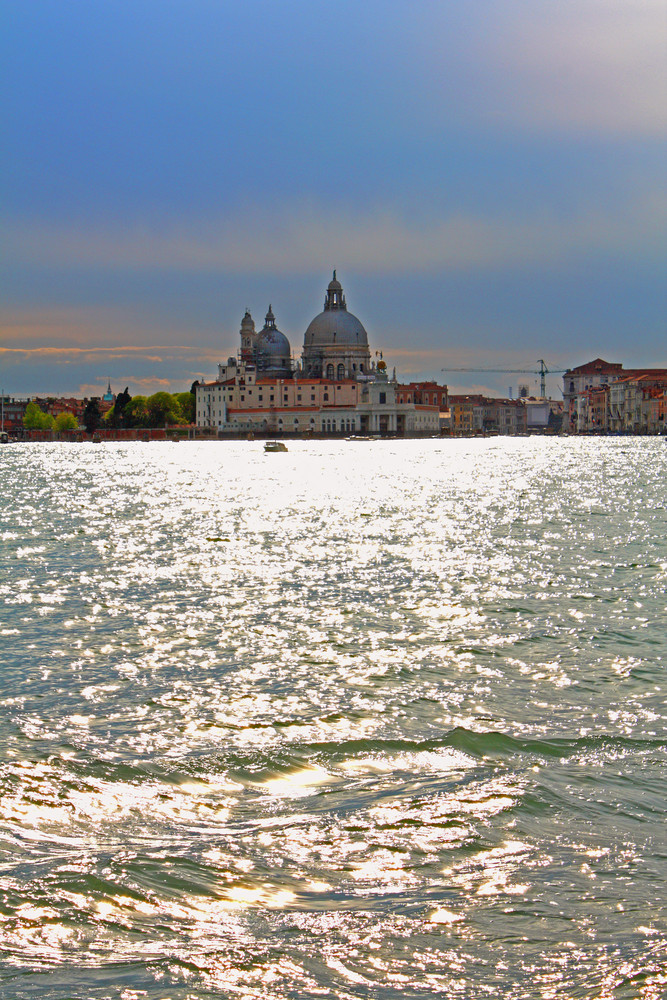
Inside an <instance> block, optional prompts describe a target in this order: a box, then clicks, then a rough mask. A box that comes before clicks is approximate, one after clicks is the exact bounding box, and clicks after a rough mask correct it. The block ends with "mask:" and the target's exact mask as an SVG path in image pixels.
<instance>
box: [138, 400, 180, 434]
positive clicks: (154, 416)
mask: <svg viewBox="0 0 667 1000" xmlns="http://www.w3.org/2000/svg"><path fill="white" fill-rule="evenodd" d="M146 407H147V409H148V413H149V417H150V426H151V427H159V426H160V425H161V424H177V423H179V419H178V418H179V413H178V409H179V407H178V403H177V402H176V400H175V399H174V397H173V396H172V395H171V393H169V392H155V393H153V395H152V396H149V397H148V399H147V400H146Z"/></svg>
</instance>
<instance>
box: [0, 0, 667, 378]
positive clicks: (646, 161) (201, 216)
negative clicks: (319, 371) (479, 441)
mask: <svg viewBox="0 0 667 1000" xmlns="http://www.w3.org/2000/svg"><path fill="white" fill-rule="evenodd" d="M0 14H1V16H2V22H3V25H4V31H3V38H2V42H1V43H0V64H1V70H0V72H1V73H2V77H3V93H4V95H5V97H4V99H3V102H2V112H1V123H2V134H3V137H4V140H5V143H4V145H5V150H6V153H5V156H4V157H3V161H2V168H1V169H2V190H3V192H4V198H3V201H2V214H3V230H4V238H3V246H4V249H3V258H2V291H3V295H2V301H3V307H2V340H1V341H0V382H1V383H2V386H1V387H2V388H4V390H5V391H6V392H9V393H10V394H12V395H25V394H30V393H46V392H51V393H73V394H77V395H83V394H86V395H89V394H92V393H96V392H98V391H99V390H100V387H102V388H104V387H105V386H106V381H107V379H108V378H110V379H111V382H112V386H113V387H114V388H115V389H117V390H118V389H120V388H123V387H124V386H125V385H129V387H130V391H131V392H134V393H136V392H142V391H143V392H153V391H156V390H157V389H160V388H170V389H173V390H176V389H181V388H184V387H187V386H189V384H190V383H191V381H192V380H193V378H195V377H202V376H211V375H212V374H213V373H214V372H215V366H216V364H217V362H218V361H219V360H223V359H225V358H226V357H227V356H228V355H229V354H230V353H232V352H235V350H236V348H237V346H238V328H239V324H240V320H241V317H242V316H243V312H244V310H245V308H246V307H249V308H250V309H251V311H252V313H253V316H254V318H255V320H256V322H257V325H258V326H261V321H262V319H263V317H264V314H265V312H266V310H267V308H268V304H269V302H270V303H271V304H272V305H273V309H274V312H275V314H276V318H277V322H278V326H279V327H280V329H281V330H282V331H283V332H284V333H285V334H286V335H287V336H288V338H289V339H290V342H291V344H292V347H293V350H294V352H295V354H296V355H297V356H298V355H299V354H300V349H301V345H302V342H303V333H304V331H305V328H306V326H307V325H308V322H309V321H310V319H311V318H312V317H313V316H314V315H315V314H316V313H317V312H319V310H320V309H321V304H322V300H323V296H324V290H325V287H326V284H327V282H328V280H329V278H330V273H331V270H332V268H333V267H336V268H337V269H338V276H339V278H340V279H341V280H342V282H343V286H344V288H345V291H346V295H347V301H348V307H349V308H350V310H351V311H352V312H354V313H355V314H356V315H357V316H359V318H360V319H361V320H362V322H363V323H364V325H365V326H366V329H367V330H368V333H369V338H370V341H371V345H372V347H373V348H374V349H378V350H382V351H383V352H384V356H385V358H386V359H387V360H388V361H389V363H390V365H393V364H395V365H396V366H397V367H398V370H399V374H400V375H402V376H403V377H405V378H424V377H437V378H438V379H439V380H443V381H446V382H447V383H448V384H449V385H450V387H452V388H453V389H455V390H463V389H467V390H487V391H489V392H492V393H498V394H505V393H506V392H507V388H508V386H509V385H512V384H513V385H515V386H516V385H518V383H519V381H523V379H521V378H520V376H519V375H516V376H506V375H498V376H494V375H491V374H488V373H487V374H485V373H481V372H480V373H474V372H471V373H465V374H464V373H455V372H452V371H450V370H448V371H447V372H446V373H442V372H441V369H443V368H444V369H454V368H459V367H475V366H477V367H479V368H514V367H516V368H533V367H537V365H536V362H537V359H538V358H544V359H545V360H546V361H547V364H549V365H550V367H552V368H554V369H558V368H565V367H568V366H571V365H575V364H579V363H582V362H583V361H586V360H589V359H590V358H592V357H595V356H597V355H601V356H603V357H605V358H607V359H608V360H612V361H621V362H623V363H624V364H626V365H627V366H632V365H635V364H636V365H661V366H667V335H666V331H665V316H666V308H665V307H666V305H667V295H666V292H665V288H666V283H665V215H666V212H665V206H666V202H667V199H666V197H665V167H666V157H665V133H666V130H667V11H666V9H665V7H664V3H663V2H662V0H558V2H551V0H467V2H464V0H460V2H450V3H446V2H443V0H433V2H431V0H422V2H414V0H413V2H410V3H408V2H403V0H391V2H390V0H383V2H378V0H365V2H364V3H359V2H358V0H355V2H347V0H339V2H337V3H336V4H324V3H320V2H317V0H310V2H301V0H298V2H294V0H292V2H290V0H283V2H269V0H258V2H248V3H246V4H240V3H238V0H234V2H226V0H215V2H214V0H133V2H131V3H129V2H125V0H95V2H90V0H68V2H67V3H63V2H62V0H57V2H56V0H20V2H19V0H0ZM529 381H531V380H530V379H529ZM558 384H559V383H558V380H557V378H555V377H553V378H552V379H551V380H550V381H549V389H550V390H551V391H552V393H553V394H557V388H558ZM536 385H537V383H536V381H535V380H532V386H534V387H536Z"/></svg>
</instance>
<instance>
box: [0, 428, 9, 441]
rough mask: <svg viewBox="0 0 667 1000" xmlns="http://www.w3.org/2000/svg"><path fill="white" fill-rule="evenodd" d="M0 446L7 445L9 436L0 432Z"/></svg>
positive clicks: (5, 432)
mask: <svg viewBox="0 0 667 1000" xmlns="http://www.w3.org/2000/svg"><path fill="white" fill-rule="evenodd" d="M0 444H9V434H8V433H7V431H0Z"/></svg>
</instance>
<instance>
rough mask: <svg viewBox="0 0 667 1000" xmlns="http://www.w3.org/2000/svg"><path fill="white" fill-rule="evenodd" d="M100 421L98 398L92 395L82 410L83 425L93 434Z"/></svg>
mask: <svg viewBox="0 0 667 1000" xmlns="http://www.w3.org/2000/svg"><path fill="white" fill-rule="evenodd" d="M101 423H102V417H101V414H100V402H99V399H97V398H96V397H93V398H92V399H89V400H88V402H87V403H86V408H85V410H84V411H83V426H84V427H85V428H86V431H87V433H88V434H93V433H94V432H95V431H96V430H97V428H98V427H99V426H100V424H101Z"/></svg>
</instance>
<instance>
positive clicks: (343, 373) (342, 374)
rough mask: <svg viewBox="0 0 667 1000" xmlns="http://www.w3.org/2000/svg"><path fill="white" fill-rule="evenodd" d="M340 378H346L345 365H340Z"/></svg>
mask: <svg viewBox="0 0 667 1000" xmlns="http://www.w3.org/2000/svg"><path fill="white" fill-rule="evenodd" d="M338 378H345V365H343V364H340V365H338Z"/></svg>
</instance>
